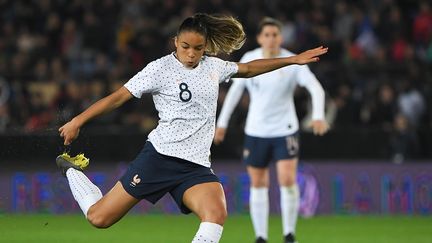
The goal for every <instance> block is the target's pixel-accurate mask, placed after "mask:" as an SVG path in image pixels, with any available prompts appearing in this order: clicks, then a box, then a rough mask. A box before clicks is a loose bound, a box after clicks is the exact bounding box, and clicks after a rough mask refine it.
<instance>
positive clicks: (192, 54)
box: [174, 31, 206, 68]
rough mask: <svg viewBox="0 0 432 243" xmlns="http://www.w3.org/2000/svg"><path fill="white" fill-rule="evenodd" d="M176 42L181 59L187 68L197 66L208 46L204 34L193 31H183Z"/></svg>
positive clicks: (177, 52)
mask: <svg viewBox="0 0 432 243" xmlns="http://www.w3.org/2000/svg"><path fill="white" fill-rule="evenodd" d="M174 43H175V46H176V54H177V58H178V59H179V61H180V62H181V63H182V64H183V65H184V66H185V67H187V68H194V67H196V66H197V65H198V63H199V61H200V59H201V57H202V56H203V55H204V51H205V48H206V40H205V38H204V36H203V35H201V34H199V33H197V32H193V31H187V32H182V33H180V34H179V35H178V36H177V37H176V38H175V41H174Z"/></svg>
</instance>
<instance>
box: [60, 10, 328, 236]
mask: <svg viewBox="0 0 432 243" xmlns="http://www.w3.org/2000/svg"><path fill="white" fill-rule="evenodd" d="M244 40H245V34H244V32H243V27H242V25H241V24H240V23H239V22H238V21H237V20H235V19H234V18H233V17H230V16H212V15H207V14H196V15H194V16H192V17H189V18H186V19H185V20H184V21H183V23H182V24H181V25H180V27H179V29H178V32H177V36H176V38H175V40H174V41H175V47H176V50H175V52H173V53H171V54H169V55H166V56H164V57H162V58H160V59H157V60H155V61H153V62H151V63H149V64H148V65H147V66H146V67H145V68H144V69H143V70H142V71H140V72H139V73H138V74H136V75H135V76H134V77H132V79H130V80H129V81H128V82H127V83H126V84H125V85H124V86H123V87H121V88H120V89H118V90H117V91H115V92H113V93H112V94H110V95H109V96H107V97H105V98H103V99H101V100H99V101H97V102H96V103H95V104H93V105H91V106H90V107H89V108H87V109H86V110H85V111H84V112H82V113H81V114H79V115H78V116H76V117H74V118H73V119H72V120H71V121H69V122H68V123H66V124H65V125H64V126H62V127H61V128H60V129H59V132H60V136H62V137H63V138H64V144H65V145H68V144H70V143H71V142H72V141H73V140H74V139H75V138H76V137H77V136H78V133H79V130H80V128H81V127H82V126H83V125H84V124H85V123H86V122H88V121H89V120H90V119H92V118H94V117H96V116H98V115H100V114H103V113H106V112H109V111H111V110H113V109H115V108H117V107H119V106H121V105H122V104H123V103H124V102H126V101H127V100H129V99H131V98H132V97H137V98H139V97H141V95H142V94H143V93H151V94H152V95H153V100H154V103H155V107H156V109H157V110H158V112H159V117H160V120H159V124H158V126H157V127H156V128H155V129H154V130H153V131H152V132H151V133H150V134H149V136H148V140H147V142H146V143H145V145H144V148H143V150H142V151H141V152H140V154H138V156H137V157H136V159H135V160H134V161H132V162H131V163H130V165H129V168H128V170H127V172H126V173H125V174H124V175H123V176H122V178H121V179H120V180H119V182H117V183H116V184H115V186H114V187H113V188H112V189H111V190H110V191H109V192H108V193H107V194H106V195H105V196H102V194H101V192H100V190H99V188H97V187H96V186H95V185H94V184H93V183H92V182H90V180H89V179H88V178H87V177H86V176H85V175H84V174H83V173H82V172H81V171H80V167H79V166H78V165H76V164H75V163H74V162H75V160H68V159H65V158H63V157H62V156H59V157H58V159H57V165H58V166H59V167H60V168H61V169H62V171H63V173H64V174H65V176H66V177H67V179H68V182H69V185H70V188H71V191H72V194H73V196H74V198H75V200H76V201H77V202H78V204H79V205H80V207H81V209H82V211H83V213H84V215H85V216H86V217H87V219H88V221H89V222H90V223H91V224H92V225H94V226H96V227H98V228H107V227H109V226H111V225H113V224H114V223H115V222H117V221H118V220H119V219H120V218H121V217H123V216H124V215H125V214H126V213H127V212H128V211H129V209H131V208H132V207H133V206H134V205H135V204H136V203H138V202H139V201H140V200H141V199H146V200H148V201H150V202H152V203H156V202H157V201H158V200H159V199H160V198H161V197H162V196H163V195H165V194H166V193H170V194H171V196H172V197H173V199H174V200H175V202H176V203H177V205H178V206H179V208H180V209H181V211H182V212H183V213H186V214H187V213H190V212H193V213H195V214H196V215H197V216H198V217H199V218H200V220H201V224H200V226H199V229H198V232H197V233H196V235H195V237H194V238H193V240H192V242H219V239H220V237H221V234H222V225H223V224H224V221H225V218H226V216H227V211H226V205H225V196H224V192H223V189H222V186H221V184H220V182H219V180H218V178H217V177H216V175H214V173H213V172H212V170H211V169H210V161H209V156H210V146H211V143H212V140H213V135H214V129H215V116H216V104H217V97H218V84H219V83H220V82H223V81H225V80H228V79H229V78H230V77H232V76H235V77H245V78H247V77H253V76H255V75H258V74H262V73H265V72H269V71H272V70H275V69H278V68H281V67H284V66H287V65H290V64H305V63H309V62H316V61H318V59H319V58H318V56H320V55H322V54H324V53H326V52H327V48H323V47H318V48H316V49H312V50H308V51H306V52H303V53H301V54H299V55H297V56H292V57H287V58H279V59H266V60H256V61H252V62H249V63H245V64H237V63H233V62H227V61H223V60H221V59H219V58H216V57H210V56H207V55H205V54H209V55H215V54H217V53H219V52H224V53H230V52H232V51H233V50H236V49H239V48H240V47H241V46H242V44H243V43H244Z"/></svg>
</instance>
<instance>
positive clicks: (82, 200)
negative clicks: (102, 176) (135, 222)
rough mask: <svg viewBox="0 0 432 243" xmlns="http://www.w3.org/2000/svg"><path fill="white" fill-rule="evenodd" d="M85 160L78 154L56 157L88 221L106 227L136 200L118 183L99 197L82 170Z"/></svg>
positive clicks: (114, 221)
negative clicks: (73, 156) (72, 156)
mask: <svg viewBox="0 0 432 243" xmlns="http://www.w3.org/2000/svg"><path fill="white" fill-rule="evenodd" d="M83 162H84V164H83ZM85 162H86V163H87V164H88V160H87V161H85V158H84V159H83V158H81V157H79V158H78V156H76V157H75V159H74V158H70V157H68V156H66V155H60V156H59V157H57V159H56V163H57V165H58V167H59V168H60V169H61V170H62V173H63V175H64V176H65V177H66V178H67V179H68V182H69V186H70V189H71V191H72V194H73V196H74V198H75V200H76V201H77V202H78V204H79V206H80V208H81V210H82V211H83V213H84V215H85V216H86V218H87V219H88V221H89V222H90V223H91V224H92V225H94V226H95V227H97V228H107V227H109V226H111V225H113V224H114V223H116V222H117V221H118V220H119V219H121V218H122V217H123V216H124V215H125V214H126V213H127V212H128V211H129V209H130V208H132V207H133V206H134V205H135V204H136V203H137V202H138V201H139V200H138V199H136V198H134V197H132V196H130V195H129V194H128V193H127V192H126V191H125V190H124V188H123V186H122V185H121V183H119V182H118V183H117V184H116V185H115V186H114V187H113V188H112V189H111V190H110V191H109V192H108V193H107V194H106V195H105V196H102V193H101V191H100V190H99V188H98V187H97V186H96V185H94V184H93V183H92V182H91V181H90V180H89V179H88V178H87V176H86V175H85V174H84V173H83V172H82V169H83V168H85V167H86V164H85Z"/></svg>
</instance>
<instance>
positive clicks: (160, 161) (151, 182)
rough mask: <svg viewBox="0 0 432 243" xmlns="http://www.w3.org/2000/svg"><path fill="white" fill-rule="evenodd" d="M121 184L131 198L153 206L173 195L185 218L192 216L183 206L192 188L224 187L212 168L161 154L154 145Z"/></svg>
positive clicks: (146, 146)
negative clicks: (203, 184) (164, 197)
mask: <svg viewBox="0 0 432 243" xmlns="http://www.w3.org/2000/svg"><path fill="white" fill-rule="evenodd" d="M120 182H121V183H122V185H123V188H124V189H125V190H126V191H127V192H128V193H129V194H130V195H131V196H133V197H135V198H137V199H146V200H148V201H149V202H151V203H153V204H155V203H156V202H157V201H158V200H159V199H161V198H162V197H163V196H164V195H165V194H166V193H168V192H169V193H170V194H171V196H172V197H173V199H174V200H175V202H176V203H177V205H178V207H179V208H180V210H181V212H182V213H184V214H188V213H190V212H191V210H190V209H189V208H187V207H186V206H185V205H184V204H183V194H184V192H185V191H186V190H187V189H188V188H190V187H192V186H194V185H197V184H201V183H206V182H219V183H220V181H219V179H218V177H217V176H216V175H215V174H213V171H212V170H211V169H210V168H208V167H205V166H202V165H199V164H196V163H192V162H189V161H187V160H183V159H180V158H176V157H171V156H166V155H163V154H160V153H158V152H157V151H156V149H155V148H154V147H153V145H152V144H151V143H150V142H146V144H145V145H144V148H143V150H142V151H141V152H140V153H139V154H138V156H137V157H136V159H135V160H134V161H132V162H131V163H130V164H129V167H128V169H127V171H126V173H125V174H124V175H123V176H122V178H121V179H120Z"/></svg>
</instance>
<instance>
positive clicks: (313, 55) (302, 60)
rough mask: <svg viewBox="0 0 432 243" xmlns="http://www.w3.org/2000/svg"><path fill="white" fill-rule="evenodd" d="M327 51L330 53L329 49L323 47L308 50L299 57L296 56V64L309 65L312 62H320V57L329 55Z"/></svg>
mask: <svg viewBox="0 0 432 243" xmlns="http://www.w3.org/2000/svg"><path fill="white" fill-rule="evenodd" d="M327 51H328V47H323V46H320V47H317V48H314V49H310V50H307V51H305V52H302V53H300V54H298V55H297V56H294V58H295V63H297V64H307V63H310V62H317V61H319V56H321V55H323V54H325V53H327Z"/></svg>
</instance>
